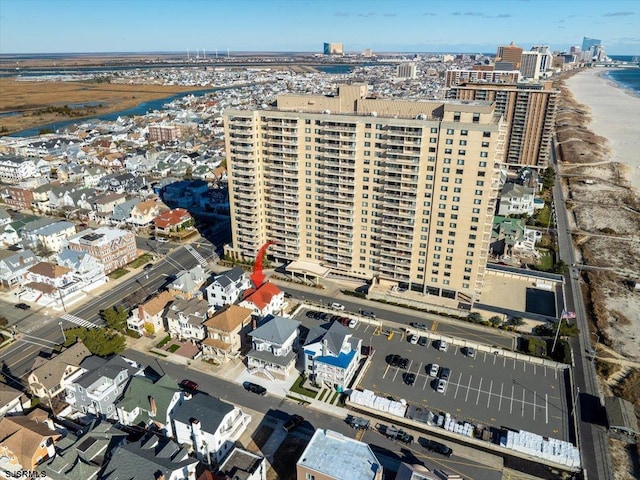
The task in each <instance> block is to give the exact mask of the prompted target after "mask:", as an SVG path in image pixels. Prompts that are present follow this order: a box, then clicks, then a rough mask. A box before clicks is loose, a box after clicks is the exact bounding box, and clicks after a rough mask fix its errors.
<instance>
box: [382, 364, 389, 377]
mask: <svg viewBox="0 0 640 480" xmlns="http://www.w3.org/2000/svg"><path fill="white" fill-rule="evenodd" d="M389 368H391V366H390V365H387V368H385V369H384V373H383V374H382V378H384V377H386V376H387V373H389Z"/></svg>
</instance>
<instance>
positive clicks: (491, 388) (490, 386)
mask: <svg viewBox="0 0 640 480" xmlns="http://www.w3.org/2000/svg"><path fill="white" fill-rule="evenodd" d="M492 390H493V380H491V383H490V384H489V398H487V408H489V402H491V395H493V393H492Z"/></svg>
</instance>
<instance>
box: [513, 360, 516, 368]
mask: <svg viewBox="0 0 640 480" xmlns="http://www.w3.org/2000/svg"><path fill="white" fill-rule="evenodd" d="M513 369H514V370H515V369H516V359H515V358H514V359H513Z"/></svg>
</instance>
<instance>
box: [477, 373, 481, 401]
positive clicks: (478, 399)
mask: <svg viewBox="0 0 640 480" xmlns="http://www.w3.org/2000/svg"><path fill="white" fill-rule="evenodd" d="M481 391H482V377H480V385H478V397H477V398H476V405H478V402H479V401H480V392H481Z"/></svg>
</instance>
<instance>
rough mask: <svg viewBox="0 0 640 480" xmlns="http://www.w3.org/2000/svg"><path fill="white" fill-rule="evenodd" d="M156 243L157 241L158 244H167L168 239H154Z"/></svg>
mask: <svg viewBox="0 0 640 480" xmlns="http://www.w3.org/2000/svg"><path fill="white" fill-rule="evenodd" d="M156 241H157V242H158V243H168V242H169V239H168V238H166V237H156Z"/></svg>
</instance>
